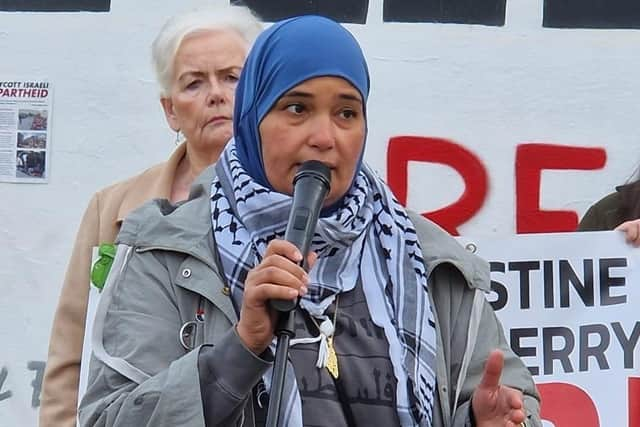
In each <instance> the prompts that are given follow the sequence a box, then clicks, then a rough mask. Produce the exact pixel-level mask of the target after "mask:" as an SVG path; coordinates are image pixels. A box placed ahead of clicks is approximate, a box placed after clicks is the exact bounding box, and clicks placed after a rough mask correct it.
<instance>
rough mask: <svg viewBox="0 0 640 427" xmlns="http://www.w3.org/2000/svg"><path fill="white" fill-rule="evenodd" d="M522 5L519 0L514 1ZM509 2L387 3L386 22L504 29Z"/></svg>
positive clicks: (391, 0)
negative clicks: (450, 24) (433, 23)
mask: <svg viewBox="0 0 640 427" xmlns="http://www.w3.org/2000/svg"><path fill="white" fill-rule="evenodd" d="M511 1H518V0H511ZM506 5H507V0H385V2H384V21H385V22H444V23H455V24H481V25H491V26H500V27H501V26H503V25H504V21H505V13H506Z"/></svg>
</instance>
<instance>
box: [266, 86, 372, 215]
mask: <svg viewBox="0 0 640 427" xmlns="http://www.w3.org/2000/svg"><path fill="white" fill-rule="evenodd" d="M364 135H365V118H364V108H363V103H362V97H361V96H360V93H359V92H358V91H357V90H356V89H355V88H354V87H353V86H352V85H351V84H350V83H348V82H347V81H346V80H344V79H342V78H339V77H317V78H314V79H310V80H307V81H306V82H304V83H302V84H300V85H298V86H296V87H294V88H293V89H291V90H289V91H288V92H286V93H285V94H284V95H283V96H282V97H281V98H280V99H278V101H277V102H276V104H275V105H274V106H273V108H272V109H271V111H269V113H267V115H266V116H265V117H264V118H263V120H262V122H261V123H260V138H261V142H262V159H263V162H264V169H265V172H266V175H267V179H268V180H269V183H270V184H271V185H272V186H273V188H274V189H275V190H276V191H279V192H281V193H286V194H292V193H293V177H294V175H295V173H296V171H297V170H298V167H299V166H300V164H302V163H303V162H305V161H307V160H319V161H321V162H323V163H325V164H327V165H328V166H329V167H330V168H331V191H330V193H329V195H328V196H327V200H326V201H325V206H328V205H330V204H332V203H334V202H336V201H337V200H339V199H340V198H341V197H342V196H343V195H344V194H345V193H346V192H347V190H348V189H349V186H350V185H351V182H352V180H353V176H354V174H355V169H356V165H357V162H358V159H359V158H360V153H361V151H362V148H363V145H364Z"/></svg>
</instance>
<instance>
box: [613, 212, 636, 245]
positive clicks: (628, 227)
mask: <svg viewBox="0 0 640 427" xmlns="http://www.w3.org/2000/svg"><path fill="white" fill-rule="evenodd" d="M615 229H616V230H618V231H623V232H624V234H625V239H626V241H627V243H630V244H632V245H633V246H636V247H638V246H640V220H638V219H636V220H633V221H626V222H623V223H622V224H620V225H619V226H617V227H616V228H615Z"/></svg>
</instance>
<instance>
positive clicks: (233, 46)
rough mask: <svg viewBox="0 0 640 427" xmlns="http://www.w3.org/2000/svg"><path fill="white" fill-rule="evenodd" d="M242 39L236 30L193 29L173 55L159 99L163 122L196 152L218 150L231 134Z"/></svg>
mask: <svg viewBox="0 0 640 427" xmlns="http://www.w3.org/2000/svg"><path fill="white" fill-rule="evenodd" d="M246 54H247V43H246V42H245V41H244V39H243V38H242V37H241V36H240V35H239V34H238V33H236V32H235V31H231V30H216V31H205V32H196V33H194V34H190V35H188V36H187V37H185V38H184V40H183V41H182V43H181V44H180V47H179V48H178V51H177V53H176V56H175V59H174V72H173V80H172V84H171V92H170V94H169V96H168V97H166V98H162V99H161V102H162V106H163V108H164V112H165V115H166V117H167V121H168V122H169V125H170V126H171V128H172V129H173V130H180V131H181V132H182V133H183V134H184V136H185V137H186V139H187V141H188V144H189V145H190V146H191V147H193V148H194V149H196V150H199V151H201V150H206V151H209V150H211V151H213V152H214V153H215V155H216V158H217V155H218V154H219V153H220V151H222V149H223V148H224V146H225V144H226V143H227V142H228V141H229V139H230V138H231V136H232V134H233V124H232V114H233V99H234V94H235V89H236V84H237V82H238V78H239V77H240V71H241V70H242V66H243V64H244V61H245V57H246Z"/></svg>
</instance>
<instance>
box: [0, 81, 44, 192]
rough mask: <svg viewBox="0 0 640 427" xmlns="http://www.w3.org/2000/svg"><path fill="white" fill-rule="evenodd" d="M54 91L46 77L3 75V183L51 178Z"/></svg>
mask: <svg viewBox="0 0 640 427" xmlns="http://www.w3.org/2000/svg"><path fill="white" fill-rule="evenodd" d="M52 93H53V90H52V87H51V84H50V83H49V82H48V81H46V80H30V79H1V78H0V182H14V183H45V182H47V181H48V179H49V153H50V147H51V104H52Z"/></svg>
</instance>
